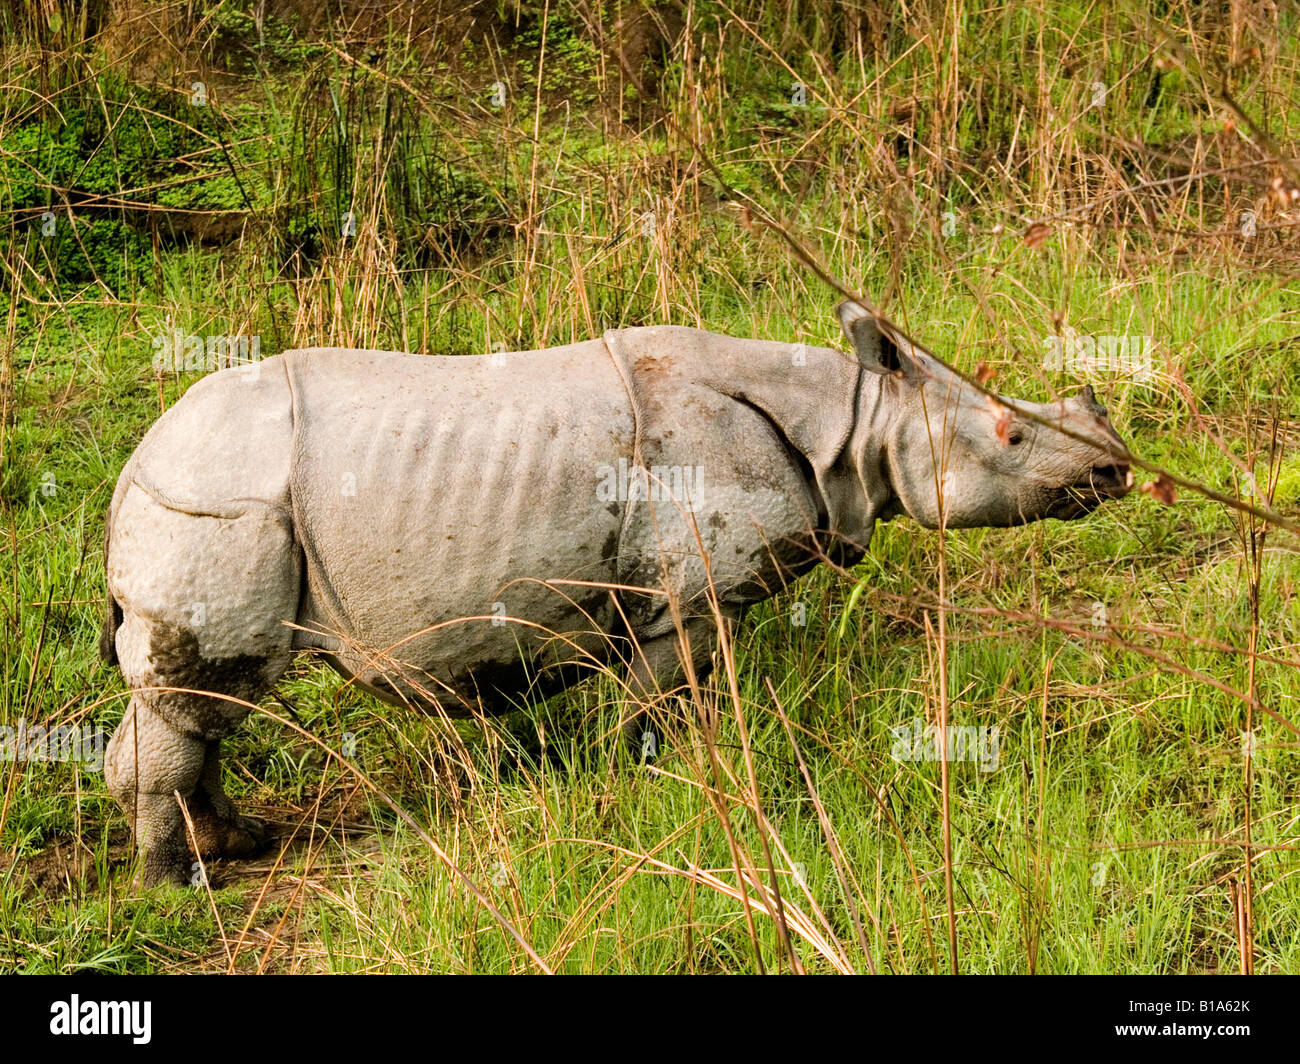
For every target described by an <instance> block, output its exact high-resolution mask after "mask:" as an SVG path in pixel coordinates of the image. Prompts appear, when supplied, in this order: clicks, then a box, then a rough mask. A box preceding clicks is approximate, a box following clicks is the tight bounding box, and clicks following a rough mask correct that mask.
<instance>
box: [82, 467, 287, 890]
mask: <svg viewBox="0 0 1300 1064" xmlns="http://www.w3.org/2000/svg"><path fill="white" fill-rule="evenodd" d="M108 569H109V590H110V593H111V594H112V595H113V597H114V598H115V599H116V601H117V602H118V603H120V604H121V610H122V619H121V622H120V624H119V625H118V626H117V630H116V632H115V638H114V642H115V651H116V656H117V659H118V664H119V665H120V667H121V669H122V674H123V677H124V678H125V679H126V682H127V685H128V686H129V687H130V688H131V691H132V695H131V701H130V705H129V706H128V708H127V712H126V714H125V715H124V717H123V719H122V723H121V725H120V726H119V728H118V729H117V731H116V733H114V735H113V739H112V741H111V742H110V743H109V746H108V750H107V751H106V752H105V762H104V768H105V779H106V782H107V784H108V787H109V790H110V791H111V793H112V794H113V796H114V797H115V798H116V799H117V800H118V802H119V803H120V804H121V805H122V808H123V809H124V810H125V811H126V813H127V816H128V817H129V818H130V820H131V824H132V828H133V831H134V834H135V838H136V843H137V845H138V846H139V847H140V849H141V850H142V851H143V853H144V865H143V869H142V872H141V879H142V882H143V885H144V886H153V885H155V884H158V883H162V882H170V883H175V884H182V883H185V882H187V881H190V880H192V878H193V875H192V873H193V871H194V869H195V864H194V861H193V856H192V853H191V851H193V853H194V855H197V856H202V857H203V858H204V859H205V860H206V859H207V858H217V857H244V856H248V855H249V854H251V853H253V852H255V851H256V850H257V849H258V847H259V846H260V844H261V843H262V842H263V840H264V838H265V828H264V826H263V825H262V823H261V822H260V821H257V820H253V819H251V818H248V817H241V816H240V815H239V814H238V812H237V811H236V810H235V807H234V804H233V803H232V802H231V800H230V799H229V797H227V795H226V793H225V791H224V789H223V788H222V785H221V740H222V738H223V737H224V736H226V735H229V734H230V733H231V732H232V731H233V730H234V729H235V728H237V727H238V725H239V724H240V723H241V722H242V721H243V720H244V718H245V717H246V716H247V715H248V713H249V712H250V710H251V708H252V707H253V706H255V705H256V703H257V701H258V700H259V699H260V698H261V697H262V696H263V695H264V694H266V692H267V691H269V690H270V689H271V687H272V686H273V685H274V684H275V682H276V681H277V680H278V679H279V677H280V676H281V674H282V673H283V672H284V670H285V669H286V668H287V667H288V665H289V662H290V660H291V659H292V656H293V630H292V628H290V627H289V626H288V625H286V623H285V622H286V621H290V622H292V621H293V619H294V617H295V615H296V611H297V600H298V594H299V576H300V573H301V561H300V556H299V554H298V553H297V550H296V548H295V546H294V544H293V540H292V536H291V534H290V531H289V527H288V523H287V521H285V520H284V518H283V517H282V516H281V515H280V514H279V513H278V512H277V511H275V510H273V509H272V508H270V507H264V508H257V507H255V508H250V510H249V511H248V512H246V513H243V514H240V515H239V516H237V517H232V518H221V517H213V516H210V515H194V514H187V513H182V512H178V511H175V510H171V509H168V508H166V507H163V506H161V505H160V504H158V503H157V502H156V501H155V500H153V499H152V498H150V497H149V496H147V495H146V494H145V493H143V492H139V491H132V492H129V493H128V494H127V495H126V497H125V498H124V499H123V503H122V506H121V508H120V510H119V512H118V513H117V515H116V518H115V520H114V527H113V533H112V541H111V544H110V549H109V565H108ZM178 796H179V799H180V801H178V800H177V799H178ZM182 802H183V804H184V810H182V804H181V803H182ZM186 813H188V815H189V820H190V824H191V825H192V828H193V831H192V834H191V831H190V827H189V826H187V824H186V821H185V814H186Z"/></svg>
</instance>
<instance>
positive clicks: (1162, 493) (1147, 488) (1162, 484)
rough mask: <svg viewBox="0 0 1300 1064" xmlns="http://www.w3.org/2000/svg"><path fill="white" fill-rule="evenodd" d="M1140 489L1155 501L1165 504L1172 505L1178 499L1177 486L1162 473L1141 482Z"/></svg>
mask: <svg viewBox="0 0 1300 1064" xmlns="http://www.w3.org/2000/svg"><path fill="white" fill-rule="evenodd" d="M1142 490H1143V491H1144V492H1145V493H1146V494H1148V495H1150V496H1151V498H1153V499H1155V500H1156V502H1161V503H1164V504H1165V505H1166V506H1173V504H1174V503H1176V502H1177V501H1178V488H1177V487H1176V486H1175V485H1174V482H1173V481H1172V480H1170V479H1169V478H1168V477H1167V476H1165V475H1164V474H1163V473H1161V474H1160V475H1159V476H1158V477H1156V479H1155V480H1148V481H1147V482H1146V483H1145V484H1143V485H1142Z"/></svg>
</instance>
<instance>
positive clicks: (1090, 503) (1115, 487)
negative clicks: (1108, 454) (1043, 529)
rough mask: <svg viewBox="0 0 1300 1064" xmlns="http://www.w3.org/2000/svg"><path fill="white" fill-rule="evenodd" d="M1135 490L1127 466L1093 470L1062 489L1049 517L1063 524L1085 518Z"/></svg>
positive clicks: (1119, 464)
mask: <svg viewBox="0 0 1300 1064" xmlns="http://www.w3.org/2000/svg"><path fill="white" fill-rule="evenodd" d="M1132 487H1133V474H1132V472H1131V471H1130V470H1129V467H1128V465H1127V464H1126V463H1123V462H1115V463H1107V464H1105V465H1096V466H1093V467H1092V468H1091V469H1089V470H1088V471H1087V472H1086V473H1084V474H1083V475H1082V476H1081V477H1079V478H1078V479H1077V480H1075V481H1074V482H1073V483H1070V484H1067V485H1066V486H1065V487H1064V489H1062V493H1061V496H1060V498H1058V499H1057V500H1056V502H1055V503H1054V504H1053V505H1052V508H1051V511H1050V513H1049V514H1048V516H1049V517H1058V518H1060V519H1061V520H1063V521H1068V520H1071V519H1072V518H1075V517H1083V516H1084V515H1085V514H1090V513H1092V511H1093V510H1095V509H1096V508H1097V507H1098V506H1100V505H1101V504H1102V503H1103V502H1105V501H1106V500H1108V499H1122V498H1123V497H1124V496H1125V495H1127V494H1128V493H1129V491H1130V490H1131V489H1132Z"/></svg>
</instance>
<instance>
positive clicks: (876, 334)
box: [835, 299, 916, 376]
mask: <svg viewBox="0 0 1300 1064" xmlns="http://www.w3.org/2000/svg"><path fill="white" fill-rule="evenodd" d="M835 316H836V317H837V318H839V319H840V326H841V327H842V328H843V329H844V335H845V336H847V337H848V338H849V339H850V340H851V341H852V342H853V350H854V351H856V352H857V355H858V361H859V362H861V363H862V365H863V366H865V367H866V368H867V369H870V370H874V371H875V372H877V373H898V372H902V373H905V374H908V375H909V376H910V375H912V374H913V373H914V372H915V370H916V363H915V362H913V361H912V359H910V358H908V357H907V356H905V355H903V354H902V353H901V352H900V351H899V350H898V344H897V343H895V341H894V338H893V337H892V336H890V335H889V334H888V333H887V332H884V331H882V330H881V328H880V325H879V323H878V322H877V320H876V316H875V315H874V314H872V313H871V311H869V310H867V308H866V307H864V306H862V305H861V304H860V303H854V302H853V301H852V300H848V299H846V300H845V301H844V302H843V303H841V304H840V305H839V306H838V307H836V308H835Z"/></svg>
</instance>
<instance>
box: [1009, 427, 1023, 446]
mask: <svg viewBox="0 0 1300 1064" xmlns="http://www.w3.org/2000/svg"><path fill="white" fill-rule="evenodd" d="M1024 438H1025V434H1024V433H1023V432H1022V431H1021V430H1020V429H1012V430H1011V431H1010V432H1008V433H1007V442H1008V443H1009V444H1011V446H1012V447H1014V446H1015V445H1016V444H1018V443H1020V442H1021V441H1023V440H1024Z"/></svg>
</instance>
